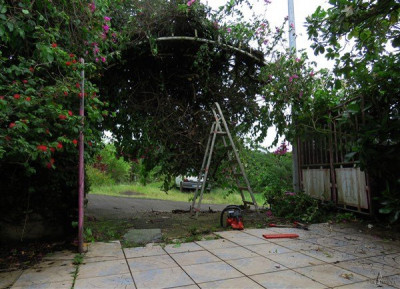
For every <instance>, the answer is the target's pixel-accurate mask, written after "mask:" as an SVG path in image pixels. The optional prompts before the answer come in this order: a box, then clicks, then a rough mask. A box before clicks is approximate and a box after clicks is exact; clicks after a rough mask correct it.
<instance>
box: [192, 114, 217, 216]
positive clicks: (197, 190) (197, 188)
mask: <svg viewBox="0 0 400 289" xmlns="http://www.w3.org/2000/svg"><path fill="white" fill-rule="evenodd" d="M214 130H215V122H214V123H213V124H212V125H211V130H210V135H209V137H208V140H207V147H206V151H205V153H204V158H203V163H202V165H201V169H200V172H199V177H198V179H197V180H198V181H200V180H201V177H202V174H203V172H204V169H205V168H204V166H205V164H206V160H207V155H208V151H209V150H210V144H211V139H212V136H211V133H212V132H213V131H214ZM204 182H205V180H204V179H203V183H204ZM198 194H199V186H196V192H195V194H194V197H193V201H192V207H191V209H190V211H191V213H192V214H193V210H194V207H195V205H196V199H197V197H198Z"/></svg>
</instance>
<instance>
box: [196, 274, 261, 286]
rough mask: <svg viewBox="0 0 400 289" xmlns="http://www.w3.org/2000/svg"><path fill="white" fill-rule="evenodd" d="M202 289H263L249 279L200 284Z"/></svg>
mask: <svg viewBox="0 0 400 289" xmlns="http://www.w3.org/2000/svg"><path fill="white" fill-rule="evenodd" d="M199 286H200V288H202V289H232V288H241V289H262V288H263V287H262V286H260V285H258V284H257V283H256V282H254V281H253V280H251V279H250V278H248V277H241V278H234V279H227V280H221V281H213V282H206V283H201V284H199Z"/></svg>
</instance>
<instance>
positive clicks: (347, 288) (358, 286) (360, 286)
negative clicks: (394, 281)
mask: <svg viewBox="0 0 400 289" xmlns="http://www.w3.org/2000/svg"><path fill="white" fill-rule="evenodd" d="M335 288H337V289H394V288H396V287H392V286H390V285H387V284H385V283H383V282H380V283H378V282H375V280H369V281H364V282H359V283H353V284H349V285H344V286H340V287H335Z"/></svg>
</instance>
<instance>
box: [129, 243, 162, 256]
mask: <svg viewBox="0 0 400 289" xmlns="http://www.w3.org/2000/svg"><path fill="white" fill-rule="evenodd" d="M124 253H125V256H126V258H137V257H148V256H158V255H165V254H167V253H166V252H165V251H164V250H163V248H162V247H161V246H153V245H148V246H146V247H135V248H124Z"/></svg>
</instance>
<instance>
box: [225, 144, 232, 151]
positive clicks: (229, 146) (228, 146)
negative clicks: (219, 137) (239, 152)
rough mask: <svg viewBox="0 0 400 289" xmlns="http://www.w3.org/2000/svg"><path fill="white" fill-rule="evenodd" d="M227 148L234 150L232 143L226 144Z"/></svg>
mask: <svg viewBox="0 0 400 289" xmlns="http://www.w3.org/2000/svg"><path fill="white" fill-rule="evenodd" d="M225 148H226V149H228V150H233V146H232V145H226V146H225Z"/></svg>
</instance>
